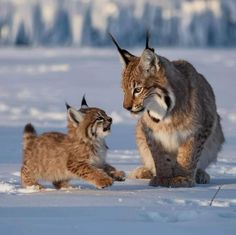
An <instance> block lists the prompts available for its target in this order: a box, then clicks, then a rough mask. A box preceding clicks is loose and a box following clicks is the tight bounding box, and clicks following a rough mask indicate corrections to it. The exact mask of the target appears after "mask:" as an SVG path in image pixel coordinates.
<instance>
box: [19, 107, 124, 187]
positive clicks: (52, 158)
mask: <svg viewBox="0 0 236 235" xmlns="http://www.w3.org/2000/svg"><path fill="white" fill-rule="evenodd" d="M67 108H68V110H67V116H68V133H67V134H63V133H59V132H49V133H44V134H42V135H37V134H36V131H35V129H34V127H33V126H32V125H31V124H27V125H26V126H25V130H24V135H23V137H24V140H23V165H22V168H21V182H22V185H23V186H24V187H27V186H34V187H37V188H39V189H40V188H42V185H40V184H39V180H44V181H49V182H52V183H53V185H54V186H55V188H57V189H60V188H62V187H69V180H71V179H78V178H79V179H82V180H85V181H88V182H89V183H91V184H93V185H95V186H96V187H97V188H104V187H107V186H110V185H112V183H113V181H114V180H118V181H123V180H124V179H125V173H124V172H123V171H117V170H116V169H115V168H114V167H113V166H111V165H109V164H108V163H106V152H107V145H106V143H105V139H104V138H105V136H106V135H107V134H108V133H109V132H110V127H111V123H112V118H111V117H109V116H107V114H106V113H105V112H104V111H103V110H101V109H98V108H90V107H88V106H86V105H82V108H81V109H80V110H76V109H74V108H72V107H70V106H69V105H67Z"/></svg>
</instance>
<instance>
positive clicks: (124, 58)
mask: <svg viewBox="0 0 236 235" xmlns="http://www.w3.org/2000/svg"><path fill="white" fill-rule="evenodd" d="M109 35H110V37H111V40H112V42H113V43H114V44H115V46H116V48H117V50H118V52H119V55H120V60H121V64H122V67H123V68H126V66H127V65H128V64H129V62H130V61H131V60H132V58H134V57H135V56H134V55H132V54H131V53H129V52H128V51H126V50H125V49H122V48H120V46H119V45H118V43H117V42H116V40H115V38H114V37H113V36H112V35H111V34H110V33H109Z"/></svg>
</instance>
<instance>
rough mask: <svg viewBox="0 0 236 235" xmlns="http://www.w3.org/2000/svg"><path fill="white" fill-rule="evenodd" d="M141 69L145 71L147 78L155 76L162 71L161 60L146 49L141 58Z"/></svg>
mask: <svg viewBox="0 0 236 235" xmlns="http://www.w3.org/2000/svg"><path fill="white" fill-rule="evenodd" d="M139 65H140V67H141V68H142V70H143V71H144V74H145V76H150V75H155V73H156V72H157V71H158V70H159V69H160V66H159V59H158V57H157V55H156V54H155V52H153V51H152V50H150V49H145V50H144V51H143V54H142V56H141V58H140V62H139Z"/></svg>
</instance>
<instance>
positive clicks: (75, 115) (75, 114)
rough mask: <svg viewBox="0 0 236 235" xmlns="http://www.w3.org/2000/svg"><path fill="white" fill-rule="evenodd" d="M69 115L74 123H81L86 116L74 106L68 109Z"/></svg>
mask: <svg viewBox="0 0 236 235" xmlns="http://www.w3.org/2000/svg"><path fill="white" fill-rule="evenodd" d="M67 116H68V118H69V120H70V121H72V122H73V123H74V124H79V123H80V122H81V121H82V120H83V118H84V117H83V113H82V112H80V111H78V110H76V109H75V108H72V107H70V108H69V109H68V110H67Z"/></svg>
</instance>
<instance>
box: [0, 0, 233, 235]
mask: <svg viewBox="0 0 236 235" xmlns="http://www.w3.org/2000/svg"><path fill="white" fill-rule="evenodd" d="M146 28H149V29H150V30H151V36H152V38H151V45H152V46H153V47H155V50H156V52H157V54H160V55H162V56H165V57H167V58H168V59H170V60H174V59H179V58H181V59H186V60H188V61H189V62H191V63H192V64H193V65H194V66H195V67H196V68H197V70H198V71H199V72H200V73H202V74H204V76H205V77H206V78H207V80H208V81H209V82H210V84H211V85H212V87H213V89H214V91H215V94H216V100H217V106H218V112H219V113H220V115H221V117H222V124H223V129H224V132H225V136H226V144H225V146H224V149H223V151H222V152H221V153H220V156H219V160H218V163H217V164H215V165H212V166H211V167H210V169H209V170H208V172H209V173H210V175H211V176H212V181H211V183H210V184H209V185H197V186H196V187H195V188H191V189H167V188H161V187H159V188H153V187H149V186H148V181H146V180H127V181H125V182H124V183H117V182H116V183H115V184H114V185H113V186H112V187H110V188H108V189H105V190H96V189H94V187H92V186H90V185H88V184H87V183H86V182H81V181H73V185H74V187H75V188H74V189H73V190H68V191H66V190H64V191H57V190H54V189H53V188H52V187H51V185H49V184H48V185H47V186H48V189H47V190H45V191H41V192H36V191H33V190H25V189H22V188H21V186H20V177H19V170H20V164H21V161H22V157H21V137H22V130H23V127H24V125H25V124H26V123H27V122H32V123H33V124H34V125H35V127H36V129H37V130H38V132H39V133H41V132H43V131H50V130H56V131H63V132H65V131H66V128H65V127H66V121H65V120H66V109H65V104H64V103H65V101H67V102H68V103H69V104H71V105H73V106H76V107H79V106H80V101H81V98H82V96H83V95H84V94H86V97H87V101H88V104H89V105H91V106H98V107H101V108H103V109H104V110H106V111H107V113H108V114H110V115H111V116H112V117H113V120H114V125H113V127H112V134H111V135H110V136H109V137H108V139H107V142H108V145H109V147H110V151H109V154H108V161H109V162H110V163H112V164H113V165H115V166H116V167H117V168H119V169H122V170H125V171H126V173H128V172H130V171H131V170H132V169H134V168H135V167H137V166H138V165H139V164H140V162H139V155H138V152H137V151H136V145H135V139H134V127H135V123H136V120H135V119H134V118H132V117H131V116H130V115H129V113H128V112H127V111H125V110H124V109H123V108H122V102H123V93H122V90H121V88H120V81H121V65H120V62H119V58H118V55H117V52H116V50H115V48H114V46H113V45H112V44H111V42H110V39H109V37H108V36H107V31H111V32H112V33H113V34H114V35H115V37H116V38H117V40H118V41H119V42H120V44H121V45H122V46H124V47H128V48H129V50H130V51H131V52H132V53H133V54H136V55H140V53H141V52H142V49H143V47H144V32H145V30H146ZM235 45H236V1H233V0H221V1H220V0H209V1H203V0H193V1H187V0H186V1H184V0H183V1H181V0H176V1H164V0H163V1H157V0H156V1H154V0H153V1H151V0H150V1H135V0H133V1H128V0H126V1H124V0H120V1H118V0H117V1H111V0H97V1H96V0H94V1H89V0H87V1H85V0H84V1H82V0H70V1H69V0H67V1H59V0H57V1H56V0H40V1H36V0H35V1H33V0H28V1H27V0H15V1H13V0H12V1H11V0H0V234H11V235H14V234H17V235H18V234H19V235H23V234H24V235H25V234H26V235H28V234H29V235H36V234H50V235H51V234H58V235H60V234H101V233H103V234H119V235H120V234H121V233H123V234H128V233H132V234H173V233H175V234H181V235H182V234H186V235H189V234H200V233H201V234H227V235H228V234H229V235H231V234H232V235H233V234H236V157H235V153H236V102H235V100H236V95H235V87H236V79H235V74H236V49H235ZM219 187H221V189H220V191H219V193H218V194H217V196H216V198H215V200H214V202H213V204H212V206H209V205H210V201H211V199H212V197H213V195H214V194H215V192H216V191H217V190H218V189H219Z"/></svg>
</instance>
